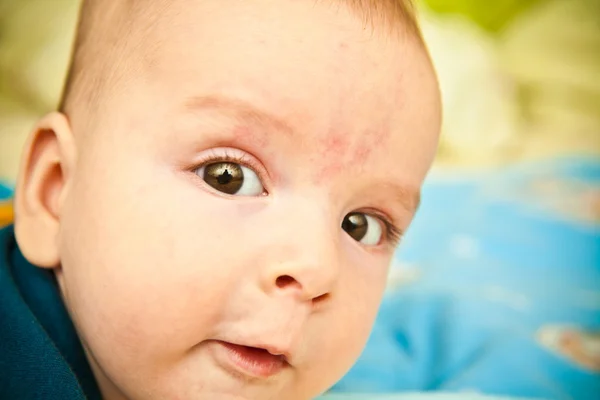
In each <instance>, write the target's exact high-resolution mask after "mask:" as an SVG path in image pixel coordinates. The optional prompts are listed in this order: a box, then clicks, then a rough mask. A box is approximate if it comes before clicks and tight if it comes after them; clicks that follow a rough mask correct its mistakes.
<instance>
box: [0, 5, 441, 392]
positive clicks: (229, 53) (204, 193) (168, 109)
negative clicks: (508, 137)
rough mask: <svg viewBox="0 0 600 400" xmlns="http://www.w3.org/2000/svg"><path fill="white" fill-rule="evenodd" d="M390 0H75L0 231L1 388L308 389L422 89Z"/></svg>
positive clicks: (354, 280)
mask: <svg viewBox="0 0 600 400" xmlns="http://www.w3.org/2000/svg"><path fill="white" fill-rule="evenodd" d="M411 10H412V8H411V5H410V4H408V1H406V0H405V1H403V0H319V1H315V0H218V1H217V0H169V1H167V0H145V1H142V0H88V1H85V2H84V4H83V8H82V13H81V21H80V25H79V29H78V34H77V40H76V43H75V51H74V55H73V61H72V66H71V70H70V73H69V77H68V82H67V85H66V89H65V93H64V97H63V101H62V103H61V107H60V110H59V112H53V113H50V114H49V115H46V116H45V117H44V118H42V119H41V120H40V121H39V123H38V124H37V125H36V126H35V128H34V129H33V131H32V133H31V135H30V139H29V141H28V143H27V145H26V150H25V153H24V156H23V160H22V164H21V170H20V171H21V172H20V176H19V179H18V185H17V188H16V195H15V224H14V227H9V228H8V229H6V230H5V231H3V232H2V234H1V238H0V253H1V254H0V256H1V258H0V265H1V267H0V301H1V303H0V304H1V306H0V310H1V311H0V320H2V327H1V328H0V343H2V351H1V353H0V369H1V371H2V375H0V398H3V399H4V398H8V399H21V400H23V399H34V398H35V399H45V400H48V399H50V400H52V399H61V400H63V399H84V398H88V399H100V398H103V399H107V400H116V399H140V400H141V399H169V400H174V399H180V400H186V399H209V400H210V399H217V400H219V399H259V400H269V399H273V400H293V399H311V398H314V397H315V396H318V395H319V394H321V393H323V392H324V391H326V390H327V389H328V388H329V387H331V386H332V385H333V384H334V383H335V382H336V381H337V380H338V379H340V378H341V377H342V376H343V375H344V374H345V373H346V372H347V371H348V370H349V368H350V367H351V366H352V364H353V363H354V362H355V360H356V359H357V358H358V356H359V355H360V353H361V350H362V349H363V346H364V345H365V343H366V340H367V338H368V336H369V332H370V330H371V327H372V324H373V322H374V319H375V316H376V313H377V310H378V306H379V303H380V301H381V298H382V294H383V290H384V287H385V284H386V275H387V271H388V265H389V263H390V260H391V257H392V255H393V252H394V249H395V247H396V245H397V243H398V242H399V240H400V239H401V237H402V235H403V233H404V232H405V231H406V229H407V228H408V226H409V224H410V222H411V220H412V218H413V216H414V214H415V211H416V209H417V207H418V204H419V189H420V187H421V184H422V182H423V180H424V178H425V176H426V174H427V171H428V169H429V167H430V165H431V163H432V160H433V158H434V154H435V152H436V146H437V141H438V134H439V130H440V95H439V92H438V85H437V81H436V77H435V74H434V70H433V67H432V64H431V62H430V59H429V56H428V53H427V50H426V47H425V46H424V44H423V41H422V38H421V36H420V34H419V30H418V27H417V24H416V22H415V20H414V17H413V14H412V11H411Z"/></svg>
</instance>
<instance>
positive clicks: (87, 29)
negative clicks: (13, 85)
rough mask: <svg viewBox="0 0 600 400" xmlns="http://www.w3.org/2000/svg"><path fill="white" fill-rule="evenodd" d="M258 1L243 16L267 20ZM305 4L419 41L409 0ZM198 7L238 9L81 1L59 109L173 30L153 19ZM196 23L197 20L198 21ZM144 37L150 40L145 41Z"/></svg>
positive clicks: (199, 1) (225, 5)
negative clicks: (339, 11) (342, 13)
mask: <svg viewBox="0 0 600 400" xmlns="http://www.w3.org/2000/svg"><path fill="white" fill-rule="evenodd" d="M263 3H265V1H264V0H249V1H247V2H245V3H244V7H246V8H247V9H248V17H249V18H258V19H262V18H269V16H268V15H262V14H260V13H257V12H254V13H252V8H257V9H258V6H259V5H260V4H263ZM270 3H271V4H275V5H277V6H278V7H280V8H285V7H288V6H289V4H288V2H287V1H286V0H282V1H281V2H270ZM305 3H311V5H314V6H316V5H317V4H322V5H325V6H328V7H330V8H332V7H331V6H332V5H333V6H334V7H333V8H336V7H337V8H339V6H343V8H345V9H348V10H351V11H352V12H353V13H354V14H355V15H356V17H357V18H359V19H361V20H363V21H365V22H366V23H367V25H368V26H370V27H372V28H373V29H381V30H382V31H383V30H388V31H403V32H409V35H411V36H414V37H418V38H419V40H420V33H419V28H418V26H417V23H416V20H415V16H414V11H413V7H412V1H410V0H367V1H354V0H320V1H317V2H314V1H312V0H310V1H309V0H306V1H305ZM202 7H204V8H207V9H208V10H210V9H213V10H214V9H224V10H226V11H227V10H231V12H234V11H239V9H240V8H241V7H240V3H239V2H234V1H232V0H218V1H217V0H143V1H142V0H83V2H82V7H81V12H80V18H79V24H78V28H77V36H76V40H75V45H74V51H73V56H72V60H71V65H70V69H69V73H68V76H67V84H66V85H65V90H64V93H63V96H62V99H61V106H60V109H61V111H67V110H68V109H70V108H73V107H74V106H75V105H77V104H78V103H81V102H86V103H87V102H89V101H91V100H95V99H97V98H100V97H101V96H102V93H103V92H104V89H106V88H107V87H110V85H111V84H116V82H111V78H115V80H117V79H116V78H118V77H119V76H121V75H124V74H125V72H127V70H128V69H130V70H134V69H135V68H134V67H133V66H132V65H130V64H132V63H131V61H132V60H131V59H132V58H133V57H134V56H135V55H138V56H141V57H142V58H143V57H144V56H145V55H146V54H148V53H150V52H152V50H153V49H156V47H157V45H158V44H159V42H161V41H163V40H164V39H165V38H167V37H168V36H169V34H170V32H171V31H172V30H173V29H176V28H177V24H176V23H165V24H160V23H159V22H161V21H163V22H164V21H166V20H167V19H168V18H169V16H171V17H172V16H174V15H177V14H185V13H189V12H191V11H193V10H194V9H198V8H202ZM196 23H197V24H202V23H203V21H202V20H198V21H196ZM159 27H160V29H159ZM388 28H392V29H388ZM149 38H152V39H151V40H150V43H148V42H147V41H146V40H145V39H149ZM116 69H119V70H120V71H117V70H116Z"/></svg>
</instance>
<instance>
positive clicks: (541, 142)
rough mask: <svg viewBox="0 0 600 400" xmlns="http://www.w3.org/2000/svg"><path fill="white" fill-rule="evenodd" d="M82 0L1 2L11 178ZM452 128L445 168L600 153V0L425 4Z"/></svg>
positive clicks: (1, 69)
mask: <svg viewBox="0 0 600 400" xmlns="http://www.w3.org/2000/svg"><path fill="white" fill-rule="evenodd" d="M78 5H79V0H0V179H5V180H9V181H11V180H13V179H14V177H15V175H16V171H17V160H18V157H19V154H20V150H21V147H22V146H23V143H24V140H25V137H26V135H27V133H28V130H29V129H30V128H31V126H32V124H33V122H34V121H35V120H36V118H38V117H39V116H40V115H42V114H44V113H45V112H47V111H49V110H52V109H53V108H55V107H56V104H57V101H58V96H59V93H60V90H61V87H62V82H63V79H64V75H65V71H66V66H67V60H68V56H69V52H70V45H71V41H72V36H73V32H74V27H75V19H76V15H77V9H78ZM418 6H419V9H420V14H421V20H422V26H423V30H424V34H425V37H426V39H427V41H428V44H429V47H430V51H431V53H432V56H433V58H434V61H435V63H436V67H437V69H438V72H439V75H440V80H441V86H442V91H443V96H444V106H445V124H444V134H443V138H442V143H441V147H440V151H439V157H438V159H437V163H436V168H437V169H440V168H441V169H447V168H451V169H454V168H460V169H464V168H466V169H481V168H487V167H494V166H502V165H506V164H509V163H514V162H517V161H521V160H532V159H543V158H548V157H554V156H558V155H566V154H569V155H572V154H586V155H589V154H593V155H596V154H598V153H599V152H600V0H496V1H482V0H422V1H419V2H418Z"/></svg>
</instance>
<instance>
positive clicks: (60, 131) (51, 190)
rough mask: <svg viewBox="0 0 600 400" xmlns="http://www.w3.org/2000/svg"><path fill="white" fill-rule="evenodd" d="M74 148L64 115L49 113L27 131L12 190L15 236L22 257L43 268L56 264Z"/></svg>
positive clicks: (69, 128)
mask: <svg viewBox="0 0 600 400" xmlns="http://www.w3.org/2000/svg"><path fill="white" fill-rule="evenodd" d="M75 157H76V147H75V141H74V138H73V133H72V131H71V127H70V124H69V121H68V120H67V117H66V116H65V115H64V114H61V113H58V112H53V113H50V114H48V115H46V116H45V117H44V118H42V119H41V120H40V121H39V122H38V123H37V124H36V126H35V127H34V129H33V131H32V132H31V134H30V136H29V139H28V141H27V144H26V146H25V151H24V153H23V157H22V159H21V165H20V170H19V178H18V181H17V188H16V190H15V235H16V238H17V243H18V244H19V248H20V249H21V252H22V253H23V255H24V256H25V258H26V259H27V260H28V261H29V262H30V263H32V264H34V265H37V266H39V267H43V268H56V267H58V266H59V265H60V257H59V251H58V233H59V229H60V209H61V205H62V203H63V201H64V198H65V192H66V186H67V185H66V183H67V179H68V177H69V176H70V173H71V172H72V171H73V168H74V165H75Z"/></svg>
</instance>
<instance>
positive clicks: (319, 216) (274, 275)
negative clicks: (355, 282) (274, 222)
mask: <svg viewBox="0 0 600 400" xmlns="http://www.w3.org/2000/svg"><path fill="white" fill-rule="evenodd" d="M321 210H322V208H321ZM307 214H309V215H307ZM323 214H324V213H323V211H321V212H316V213H310V212H301V211H300V210H298V209H296V215H295V216H293V217H290V218H289V219H287V220H286V221H280V222H279V223H280V224H282V230H283V231H282V232H279V235H278V237H276V238H275V243H272V244H270V245H269V246H268V248H269V250H267V251H269V253H270V254H269V256H267V257H265V259H266V260H267V261H266V265H264V266H263V271H262V277H261V286H262V287H263V289H264V290H265V291H266V292H269V293H272V292H273V293H278V294H290V295H294V296H297V297H298V298H299V299H301V300H303V301H312V302H322V301H324V300H326V299H327V298H328V297H329V296H330V295H331V293H332V291H333V289H334V287H335V284H336V282H337V281H338V276H339V272H340V250H339V247H340V246H339V239H340V238H339V236H340V233H339V232H338V230H337V229H336V227H337V226H336V223H335V221H331V220H330V219H328V218H326V217H325V216H324V215H323ZM340 229H341V228H340Z"/></svg>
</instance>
